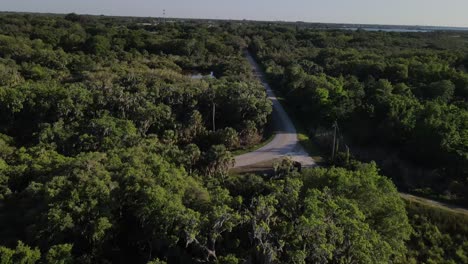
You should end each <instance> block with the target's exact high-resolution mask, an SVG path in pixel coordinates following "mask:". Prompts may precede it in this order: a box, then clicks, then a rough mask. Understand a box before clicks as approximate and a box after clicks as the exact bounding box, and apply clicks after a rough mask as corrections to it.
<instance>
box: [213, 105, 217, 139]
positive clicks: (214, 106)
mask: <svg viewBox="0 0 468 264" xmlns="http://www.w3.org/2000/svg"><path fill="white" fill-rule="evenodd" d="M215 115H216V104H215V102H214V101H213V132H215V131H216V125H215Z"/></svg>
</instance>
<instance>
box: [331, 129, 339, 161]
mask: <svg viewBox="0 0 468 264" xmlns="http://www.w3.org/2000/svg"><path fill="white" fill-rule="evenodd" d="M333 128H334V131H333V146H332V161H334V160H335V151H336V130H337V128H338V124H337V123H336V120H335V123H334V124H333Z"/></svg>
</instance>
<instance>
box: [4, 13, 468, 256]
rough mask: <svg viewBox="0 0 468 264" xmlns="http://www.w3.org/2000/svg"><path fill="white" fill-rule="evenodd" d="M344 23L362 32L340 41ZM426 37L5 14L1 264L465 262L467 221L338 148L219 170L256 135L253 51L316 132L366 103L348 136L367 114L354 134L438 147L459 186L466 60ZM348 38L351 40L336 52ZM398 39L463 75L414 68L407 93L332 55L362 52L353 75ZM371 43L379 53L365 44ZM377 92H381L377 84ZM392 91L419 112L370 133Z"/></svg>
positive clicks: (261, 121) (264, 109)
mask: <svg viewBox="0 0 468 264" xmlns="http://www.w3.org/2000/svg"><path fill="white" fill-rule="evenodd" d="M353 34H356V35H357V36H358V35H359V34H361V38H357V39H358V40H359V39H360V40H359V41H358V40H356V41H354V42H353V41H351V37H350V36H353ZM367 34H370V35H367ZM372 34H375V35H372ZM340 36H341V37H340ZM335 37H336V38H343V42H338V41H337V40H336V39H335ZM420 38H422V39H420ZM460 38H462V36H460ZM427 39H428V38H426V37H421V36H419V35H415V36H412V35H405V36H400V35H397V34H393V35H392V34H390V35H386V34H384V33H364V32H354V33H352V32H348V33H344V32H317V31H313V30H304V31H301V30H297V29H295V28H292V29H290V28H283V27H279V28H276V27H264V26H261V25H256V24H241V23H234V22H216V23H214V22H206V21H189V22H182V21H180V22H168V23H155V21H150V23H148V21H145V20H143V19H132V18H109V17H93V16H79V15H75V14H69V15H66V16H62V15H31V14H1V15H0V227H1V228H0V263H2V264H3V263H5V264H10V263H12V264H13V263H15V264H16V263H27V264H33V263H39V264H42V263H62V264H65V263H66V264H69V263H153V264H156V263H160V264H162V263H450V264H451V263H468V257H467V256H468V253H467V252H468V244H467V243H466V241H467V239H466V238H467V237H468V234H467V230H466V226H465V227H464V228H463V225H461V226H456V224H454V223H466V222H463V221H466V220H464V218H454V219H452V220H450V221H443V220H441V219H440V217H439V218H437V217H436V216H435V215H434V214H433V213H432V211H425V210H424V209H422V208H418V207H415V206H414V205H412V204H409V205H408V204H405V203H404V202H403V200H402V199H400V197H399V194H398V192H397V188H396V186H395V185H394V184H393V182H392V181H391V180H390V179H389V178H387V177H385V176H382V173H381V172H380V169H379V168H378V165H377V164H376V163H375V162H360V161H357V160H354V159H352V158H348V159H346V162H342V163H341V164H340V163H339V162H335V165H336V166H330V167H323V168H314V169H304V170H302V171H301V172H299V171H297V170H296V169H294V166H293V164H292V162H291V161H290V160H288V159H285V160H284V161H281V162H278V163H277V164H275V166H274V171H273V172H272V173H271V174H265V175H263V174H262V175H260V174H248V173H246V174H240V175H239V174H233V173H229V169H230V168H231V167H232V165H233V162H234V160H233V154H232V152H231V151H236V150H243V149H248V148H249V147H252V146H254V145H256V144H258V143H259V142H261V141H262V139H264V138H265V137H266V136H267V134H268V130H269V128H268V124H269V123H270V122H269V121H270V114H271V112H272V107H271V103H270V101H269V100H268V99H267V97H266V94H265V92H264V90H263V87H262V85H261V84H260V82H259V81H258V80H257V79H256V78H255V76H253V74H252V73H251V69H250V66H249V64H248V63H247V61H246V60H245V59H244V57H243V52H244V50H245V49H247V48H249V49H250V50H251V51H253V52H254V53H255V55H256V56H257V58H258V59H259V60H260V61H261V62H262V63H263V65H264V66H265V67H266V70H267V73H268V74H269V77H270V78H271V82H272V84H275V86H276V88H277V89H279V90H281V91H283V93H284V95H285V98H287V100H288V103H292V104H295V105H297V109H296V110H297V111H303V112H302V113H301V112H298V113H299V114H304V115H305V116H307V117H308V118H310V122H311V123H310V124H311V128H313V129H314V130H313V131H312V132H314V131H315V129H318V128H320V127H324V128H327V126H329V125H330V124H331V123H332V122H333V121H334V120H335V119H337V120H339V122H340V125H341V126H342V127H343V128H345V127H346V129H345V132H346V133H348V127H352V126H351V125H349V126H346V125H345V124H347V123H346V122H349V123H348V124H351V123H352V122H356V121H355V120H358V119H359V116H358V114H360V113H361V114H362V116H361V118H362V120H361V121H360V122H362V124H361V123H359V124H361V125H360V126H359V127H357V126H356V127H355V129H363V130H362V131H356V133H357V134H359V133H360V132H363V131H364V128H365V127H364V124H367V125H368V126H369V127H366V129H369V131H367V132H369V134H366V135H362V137H361V140H362V141H358V142H360V144H361V143H362V142H363V141H370V140H369V138H371V137H372V136H373V135H374V133H377V130H373V129H374V128H375V129H380V130H379V131H381V130H382V131H386V133H387V134H386V135H387V137H389V138H385V139H386V140H387V139H388V140H390V139H391V140H394V141H395V142H393V141H392V142H393V143H395V144H396V143H398V144H400V145H401V146H406V145H407V146H408V147H407V148H404V149H405V151H406V152H404V153H407V155H410V153H411V152H409V151H410V150H411V148H410V147H416V146H419V145H411V144H423V145H424V144H427V142H430V143H431V144H432V145H428V146H425V147H427V148H437V149H434V150H437V151H439V152H437V155H439V156H440V157H444V158H446V159H443V161H440V162H442V163H437V164H434V166H436V167H435V169H434V171H435V172H434V173H436V172H437V173H438V174H437V175H439V177H448V176H450V177H449V179H450V182H451V184H454V183H453V182H455V181H457V182H458V185H457V186H459V187H458V188H466V187H465V186H466V185H465V184H466V181H463V180H461V179H462V177H463V175H465V177H466V174H464V173H466V160H463V157H465V159H466V153H467V152H466V122H467V119H466V118H465V119H464V116H463V115H465V117H466V86H463V81H464V80H466V81H467V82H468V80H467V79H466V75H465V72H464V65H466V66H467V67H468V65H467V62H468V60H466V59H465V60H463V59H461V58H462V54H463V52H464V49H463V47H458V46H456V47H454V48H453V49H452V48H450V49H449V48H447V49H443V48H442V47H445V46H442V47H438V46H434V47H432V46H431V47H427V49H428V51H427V54H426V53H425V52H423V51H424V49H423V48H422V47H419V46H418V45H423V44H424V43H426V41H427ZM436 40H437V39H436ZM371 41H374V43H373V42H371ZM398 41H400V42H398ZM348 42H349V43H355V45H356V47H355V48H344V46H345V45H348V44H346V43H348ZM396 42H398V43H399V44H400V45H402V46H405V45H406V46H407V47H408V50H412V49H414V51H413V52H416V51H415V50H422V51H420V52H421V55H420V57H421V58H420V59H421V60H429V59H432V60H434V61H439V62H440V65H439V66H440V67H441V68H437V67H439V66H437V67H436V66H434V67H436V68H435V69H433V68H431V67H432V66H431V67H429V68H428V69H429V70H434V71H436V70H440V71H442V72H444V74H445V73H446V72H449V73H451V74H453V76H457V77H453V76H452V75H450V76H451V78H448V77H447V78H448V79H447V80H445V79H444V80H439V79H437V78H438V77H436V76H433V75H434V73H432V72H431V73H430V74H428V76H426V77H427V78H432V79H431V80H433V81H431V85H432V86H431V87H432V88H434V87H435V88H434V89H435V90H434V91H436V92H435V94H432V92H433V91H432V90H431V91H432V92H428V91H425V90H424V88H423V87H425V86H424V85H425V84H427V83H428V82H429V81H427V80H425V79H423V78H421V79H420V80H419V82H420V83H419V86H418V83H416V81H415V83H411V82H410V81H405V83H406V84H403V82H404V81H403V79H401V81H399V83H394V82H395V80H394V79H391V78H389V77H388V78H387V79H388V80H387V81H383V80H384V79H383V78H384V75H382V76H380V75H379V76H377V75H375V76H372V77H370V76H368V75H365V76H364V75H363V76H358V75H354V73H351V72H349V73H348V74H345V73H344V72H340V71H341V70H338V68H339V67H338V65H341V64H340V63H341V62H344V60H343V61H342V60H341V58H339V57H337V56H338V55H339V54H341V55H342V56H345V57H346V56H347V57H348V58H349V60H350V61H351V62H349V64H348V66H347V67H348V69H349V70H357V69H358V67H357V66H351V64H352V63H363V62H364V61H366V62H368V63H369V65H371V66H369V67H368V68H363V70H362V71H363V72H365V71H367V70H370V69H374V68H373V66H372V65H374V63H375V61H377V56H384V54H379V50H380V52H389V54H387V55H385V56H388V57H389V58H390V57H392V58H393V57H394V61H399V62H401V63H400V64H401V65H403V66H401V65H400V64H398V65H400V66H401V67H403V68H404V67H405V66H404V65H405V64H404V61H403V60H404V58H406V59H408V60H411V59H412V58H413V55H414V54H413V53H411V52H410V51H408V50H405V49H403V48H402V49H401V51H400V52H401V54H402V55H401V58H400V57H396V55H395V54H397V51H396V50H393V51H391V50H388V49H387V48H386V47H387V46H378V45H383V44H382V43H388V44H387V45H388V46H390V45H391V44H389V43H394V46H395V47H396V46H397V44H396ZM340 43H341V44H340ZM405 43H406V44H405ZM460 43H461V42H459V41H458V39H454V41H453V43H452V42H449V43H446V44H443V43H441V44H440V45H442V44H443V45H458V44H460ZM436 44H437V45H438V42H437V41H435V44H434V45H436ZM327 45H329V46H332V45H342V46H337V47H335V48H331V47H327V48H326V46H327ZM349 45H351V44H349ZM366 45H367V46H366ZM460 45H461V44H460ZM358 46H362V47H361V48H357V47H358ZM462 46H463V45H462ZM366 47H367V48H366ZM366 49H369V50H373V53H372V54H369V55H362V54H360V53H359V52H365V50H366ZM452 50H453V51H452ZM353 52H354V53H353ZM430 52H434V54H433V55H430V54H429V53H430ZM320 54H322V55H320ZM352 54H354V55H355V56H356V58H354V59H353V58H352V56H353V55H352ZM392 54H393V55H392ZM403 54H407V55H406V57H405V56H404V55H403ZM443 54H445V55H443ZM454 54H455V55H456V56H455V55H454ZM361 56H362V57H361ZM320 58H322V59H321V60H323V61H321V60H320ZM414 60H415V63H416V62H418V61H419V60H418V59H414ZM389 61H390V60H389ZM447 61H450V62H451V63H452V64H450V65H449V66H450V67H449V66H447V65H445V64H444V63H445V62H447ZM294 62H299V63H298V64H295V63H294ZM325 62H326V63H325ZM381 63H382V62H381ZM395 63H396V62H395ZM326 65H329V66H330V68H328V67H327V66H326ZM420 65H422V66H421V67H422V69H423V70H421V73H419V74H421V75H418V76H419V77H416V76H413V75H411V76H413V77H411V78H413V79H411V80H416V78H420V77H421V76H423V75H422V73H424V74H427V73H426V72H425V71H424V69H426V68H425V67H426V66H425V64H423V63H422V62H420ZM455 65H456V67H455ZM406 66H407V67H408V65H406ZM333 67H336V72H334V73H333V72H332V70H330V69H332V68H333ZM340 67H345V66H344V64H343V65H341V66H340ZM382 67H383V68H382V69H386V67H387V66H385V65H384V66H382ZM340 69H341V68H340ZM398 71H399V70H398ZM445 71H446V72H445ZM210 72H212V74H211V75H210V74H209V73H210ZM403 72H404V71H403ZM384 73H387V71H385V70H384V71H383V72H382V74H384ZM194 74H197V75H199V74H201V75H206V76H205V77H203V78H198V77H197V78H193V77H192V75H194ZM294 74H299V75H298V76H303V77H304V78H305V79H304V80H302V81H303V82H302V83H301V82H299V83H297V84H295V83H294V82H293V81H301V79H300V78H296V77H297V76H296V75H294ZM440 74H442V73H440ZM293 76H296V77H293ZM408 76H409V75H408ZM444 76H445V75H444ZM452 77H453V78H454V79H452ZM398 78H400V77H398ZM409 78H410V77H406V79H405V80H407V79H408V80H409ZM456 78H458V79H456ZM464 78H465V79H464ZM318 81H321V83H320V86H314V85H315V84H314V82H318ZM438 82H440V85H442V84H444V85H447V86H449V87H451V92H448V94H446V91H445V90H444V88H441V90H440V89H439V88H440V87H439V86H438V85H439V84H437V83H438ZM432 83H436V84H432ZM322 85H323V86H322ZM379 85H380V86H382V87H384V88H385V87H386V88H385V89H387V88H388V89H389V90H388V89H387V90H385V89H384V90H385V92H386V93H381V92H382V91H381V88H382V87H381V88H379V87H380V86H379ZM370 87H373V88H370ZM444 87H445V86H444ZM374 88H375V89H376V90H375V92H374V93H367V89H374ZM432 88H431V89H432ZM334 89H338V90H334ZM379 89H380V90H379ZM382 89H383V88H382ZM464 89H465V90H464ZM400 90H401V91H402V92H401V94H400V93H397V91H400ZM301 91H302V92H305V93H304V94H302V95H300V93H301ZM372 91H373V90H372ZM424 91H425V92H424ZM419 92H420V93H419ZM340 93H341V94H340ZM413 93H414V94H413ZM441 94H442V95H441ZM300 96H302V99H301V100H302V101H300V100H299V98H300ZM441 96H442V97H443V98H445V99H443V98H441ZM391 98H393V99H394V100H395V102H398V100H397V99H401V100H403V102H411V103H414V104H417V107H418V108H417V109H415V110H414V111H409V112H407V111H406V110H405V111H403V110H401V111H400V112H398V113H400V114H414V115H418V118H417V122H416V121H415V122H416V123H415V127H414V129H409V128H407V129H406V130H404V131H403V130H402V131H399V130H398V129H397V125H400V126H401V125H402V124H401V123H397V122H396V121H397V120H400V119H394V120H390V121H388V120H389V119H385V120H387V121H388V122H389V123H388V124H390V125H391V127H385V128H384V127H379V126H374V123H372V122H377V120H378V118H380V117H382V115H385V114H388V113H387V112H385V111H386V109H387V108H386V107H390V105H391V104H390V102H387V101H386V100H390V99H391ZM319 99H320V100H319ZM340 100H343V101H340ZM377 102H380V103H379V104H377ZM351 103H352V105H350V104H351ZM403 106H405V104H403V103H402V105H401V107H403ZM405 107H406V106H405ZM313 109H315V110H318V111H317V112H316V111H315V110H313ZM366 109H367V110H369V109H375V110H373V111H374V112H366V111H367V110H366ZM398 109H407V108H398ZM369 111H370V110H369ZM424 111H426V112H424ZM434 111H435V113H438V114H439V115H438V116H436V117H433V116H432V114H433V112H434ZM363 113H372V115H369V116H367V115H364V114H363ZM392 113H394V112H392ZM394 114H395V115H396V114H397V112H395V113H394ZM426 117H427V120H426V119H424V118H426ZM353 118H355V119H353ZM395 118H396V117H395ZM408 118H410V117H408ZM405 120H406V119H405ZM381 121H382V122H383V121H384V120H381ZM408 122H409V121H408ZM421 122H423V125H425V126H426V127H420V126H422V125H421V124H420V123H421ZM388 124H387V125H388ZM382 125H383V124H382ZM393 126H395V127H393ZM390 128H391V129H394V130H390ZM423 128H424V129H429V131H430V132H431V133H433V134H429V135H428V136H430V137H433V140H435V141H430V140H429V139H428V138H421V139H420V140H421V142H414V138H411V137H410V136H413V134H412V133H422V134H424V133H423V132H422V131H420V130H421V129H423ZM463 129H464V130H463ZM349 130H350V131H349V135H350V136H352V135H354V134H352V133H353V131H351V129H349ZM392 131H393V132H394V131H398V132H401V133H404V136H405V137H403V134H401V135H400V134H398V135H397V134H395V135H394V134H392V133H393V132H392ZM415 131H416V132H415ZM417 131H419V132H417ZM391 132H392V133H391ZM463 133H465V134H463ZM375 135H376V134H375ZM375 135H374V138H378V137H376V136H375ZM417 135H419V134H417ZM398 136H401V138H399V137H398ZM382 138H383V137H382ZM418 138H419V137H418ZM438 140H439V141H438ZM442 141H443V142H442ZM378 142H379V144H382V145H385V144H387V145H389V144H390V141H384V140H383V139H382V140H381V141H378ZM436 143H437V144H436ZM439 143H440V144H439ZM362 144H363V143H362ZM434 144H435V145H434ZM400 145H398V146H400ZM426 151H427V150H426ZM423 154H424V153H422V154H421V155H423ZM402 155H403V154H402ZM446 155H447V156H446ZM457 155H458V156H457ZM463 155H465V156H463ZM404 157H406V156H404ZM452 158H453V159H452ZM414 162H416V161H414ZM423 165H424V164H423ZM449 165H453V166H454V167H449ZM452 169H453V171H455V172H458V174H451V173H452ZM384 171H385V170H384ZM449 172H450V173H449ZM447 175H448V176H447ZM444 179H445V178H444ZM447 181H448V180H447ZM441 182H444V183H445V182H446V181H441ZM431 187H432V186H431ZM443 188H445V186H444V187H443ZM434 191H436V190H434ZM450 191H451V192H452V193H453V195H457V198H458V197H459V196H460V195H461V194H462V193H460V192H456V191H455V190H452V189H450ZM460 197H461V196H460ZM460 199H461V198H460ZM405 208H406V209H405ZM434 219H436V220H437V221H436V220H434ZM444 219H448V218H444ZM460 219H461V220H460ZM454 226H455V227H454ZM457 232H458V233H457ZM455 234H456V235H455Z"/></svg>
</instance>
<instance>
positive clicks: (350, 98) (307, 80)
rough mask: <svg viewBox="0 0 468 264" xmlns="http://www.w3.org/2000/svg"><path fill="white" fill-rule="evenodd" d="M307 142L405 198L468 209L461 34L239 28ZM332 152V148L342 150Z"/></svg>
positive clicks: (467, 88)
mask: <svg viewBox="0 0 468 264" xmlns="http://www.w3.org/2000/svg"><path fill="white" fill-rule="evenodd" d="M243 33H244V34H246V36H248V38H249V39H250V40H251V41H250V43H249V44H250V45H249V48H250V49H251V50H252V52H253V53H254V54H255V55H256V57H257V58H258V60H259V61H260V62H261V63H262V65H263V66H264V69H265V72H266V73H267V74H268V77H269V79H270V81H271V84H272V85H274V86H275V87H276V89H277V90H279V91H280V92H281V94H282V96H283V97H284V98H285V99H286V101H287V103H288V104H289V105H290V106H291V107H290V108H291V109H292V111H293V112H294V113H295V115H296V116H297V117H298V118H300V119H301V121H302V123H304V124H305V126H306V127H307V130H308V133H309V134H310V135H311V136H312V137H313V138H314V139H315V140H316V141H317V142H318V143H320V144H321V145H322V147H323V148H324V150H326V151H330V152H331V150H332V147H331V144H329V143H328V142H330V141H331V137H332V135H333V130H334V127H337V128H338V130H339V131H338V135H339V137H340V138H339V139H340V140H341V142H342V144H341V145H340V146H341V148H340V149H339V150H340V151H342V152H347V149H346V147H348V148H349V150H350V152H351V154H352V155H355V156H356V157H357V158H359V159H362V160H375V161H377V162H378V164H379V166H380V167H381V168H382V170H383V172H384V174H386V175H388V176H391V177H392V179H393V181H394V182H395V183H396V184H397V185H398V187H399V188H400V189H401V190H403V191H411V192H417V193H420V194H424V195H429V196H433V197H437V198H439V199H445V200H451V201H453V202H458V203H463V204H465V205H468V196H467V194H468V103H467V99H468V73H467V69H468V34H467V33H463V32H426V33H398V32H366V31H363V30H358V31H339V30H313V29H302V28H298V27H286V26H258V25H257V26H255V27H254V26H251V27H248V28H246V29H244V32H243ZM340 146H338V147H340Z"/></svg>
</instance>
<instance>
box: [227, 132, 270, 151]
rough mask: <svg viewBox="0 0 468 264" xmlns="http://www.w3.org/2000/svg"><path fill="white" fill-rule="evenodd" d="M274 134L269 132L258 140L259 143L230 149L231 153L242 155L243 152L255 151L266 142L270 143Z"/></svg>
mask: <svg viewBox="0 0 468 264" xmlns="http://www.w3.org/2000/svg"><path fill="white" fill-rule="evenodd" d="M275 136H276V134H275V133H271V134H270V135H269V136H268V137H267V138H265V139H263V140H262V142H260V143H258V144H256V145H253V146H250V147H248V148H245V149H238V150H234V151H232V155H234V156H239V155H242V154H245V153H249V152H252V151H255V150H257V149H259V148H261V147H263V146H265V145H267V144H268V143H270V142H271V141H272V140H273V139H274V138H275Z"/></svg>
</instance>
